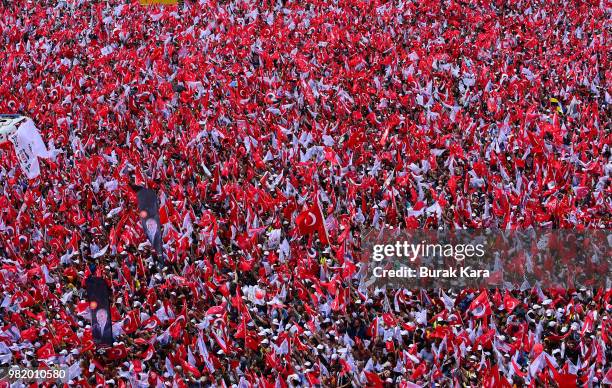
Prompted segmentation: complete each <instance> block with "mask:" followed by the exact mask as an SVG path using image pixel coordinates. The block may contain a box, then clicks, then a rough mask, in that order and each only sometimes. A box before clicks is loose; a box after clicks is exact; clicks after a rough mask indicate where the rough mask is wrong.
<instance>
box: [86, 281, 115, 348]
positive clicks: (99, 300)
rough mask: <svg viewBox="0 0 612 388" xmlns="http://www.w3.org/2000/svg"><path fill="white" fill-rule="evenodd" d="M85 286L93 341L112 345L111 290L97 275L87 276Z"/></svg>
mask: <svg viewBox="0 0 612 388" xmlns="http://www.w3.org/2000/svg"><path fill="white" fill-rule="evenodd" d="M85 287H86V289H87V300H88V301H89V309H90V312H91V330H92V335H93V339H94V342H95V343H96V344H101V345H112V344H113V325H112V320H111V314H110V304H111V303H110V302H111V290H110V288H109V287H108V285H107V284H106V282H105V281H104V279H102V278H100V277H97V276H90V277H89V278H87V280H86V281H85Z"/></svg>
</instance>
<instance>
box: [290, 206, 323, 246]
mask: <svg viewBox="0 0 612 388" xmlns="http://www.w3.org/2000/svg"><path fill="white" fill-rule="evenodd" d="M295 223H296V225H297V228H298V231H299V233H300V234H301V235H302V236H306V235H309V234H313V233H314V232H318V233H319V239H321V242H322V243H323V244H329V235H328V233H327V228H326V227H325V218H323V211H322V210H321V206H319V200H318V199H317V198H315V202H314V204H313V205H312V206H310V207H309V208H308V209H306V210H304V211H303V212H301V213H300V214H299V215H298V216H297V218H296V219H295Z"/></svg>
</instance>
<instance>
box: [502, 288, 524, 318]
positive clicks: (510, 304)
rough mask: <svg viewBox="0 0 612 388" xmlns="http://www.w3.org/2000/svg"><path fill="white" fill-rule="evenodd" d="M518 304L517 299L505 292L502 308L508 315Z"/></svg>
mask: <svg viewBox="0 0 612 388" xmlns="http://www.w3.org/2000/svg"><path fill="white" fill-rule="evenodd" d="M519 304H520V302H519V301H518V299H516V298H515V297H513V296H512V295H510V293H509V292H506V295H504V308H505V309H506V311H507V312H508V314H510V313H512V311H513V310H514V309H515V308H516V307H517V306H518V305H519Z"/></svg>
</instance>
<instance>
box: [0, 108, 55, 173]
mask: <svg viewBox="0 0 612 388" xmlns="http://www.w3.org/2000/svg"><path fill="white" fill-rule="evenodd" d="M0 120H2V122H0V124H2V125H1V126H0V129H1V134H0V142H1V140H3V139H8V141H10V142H11V143H13V147H14V148H15V154H16V155H17V158H18V159H19V164H20V165H21V169H22V170H23V172H24V173H25V174H26V176H27V177H28V179H34V178H36V177H37V176H38V175H40V165H39V164H38V158H49V157H51V156H52V155H51V153H50V152H49V151H48V150H47V146H45V143H44V141H43V139H42V137H41V136H40V132H38V128H36V126H35V125H34V122H33V121H32V120H31V119H30V118H27V117H25V116H19V115H1V116H0Z"/></svg>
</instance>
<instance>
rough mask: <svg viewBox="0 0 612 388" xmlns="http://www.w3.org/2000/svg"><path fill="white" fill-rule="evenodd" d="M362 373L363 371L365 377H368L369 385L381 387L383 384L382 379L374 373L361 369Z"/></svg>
mask: <svg viewBox="0 0 612 388" xmlns="http://www.w3.org/2000/svg"><path fill="white" fill-rule="evenodd" d="M363 373H365V375H366V378H367V379H368V383H369V384H368V386H369V387H374V388H382V387H384V386H385V384H384V383H383V381H382V379H381V378H380V377H379V376H378V375H377V374H376V373H373V372H368V371H363Z"/></svg>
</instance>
